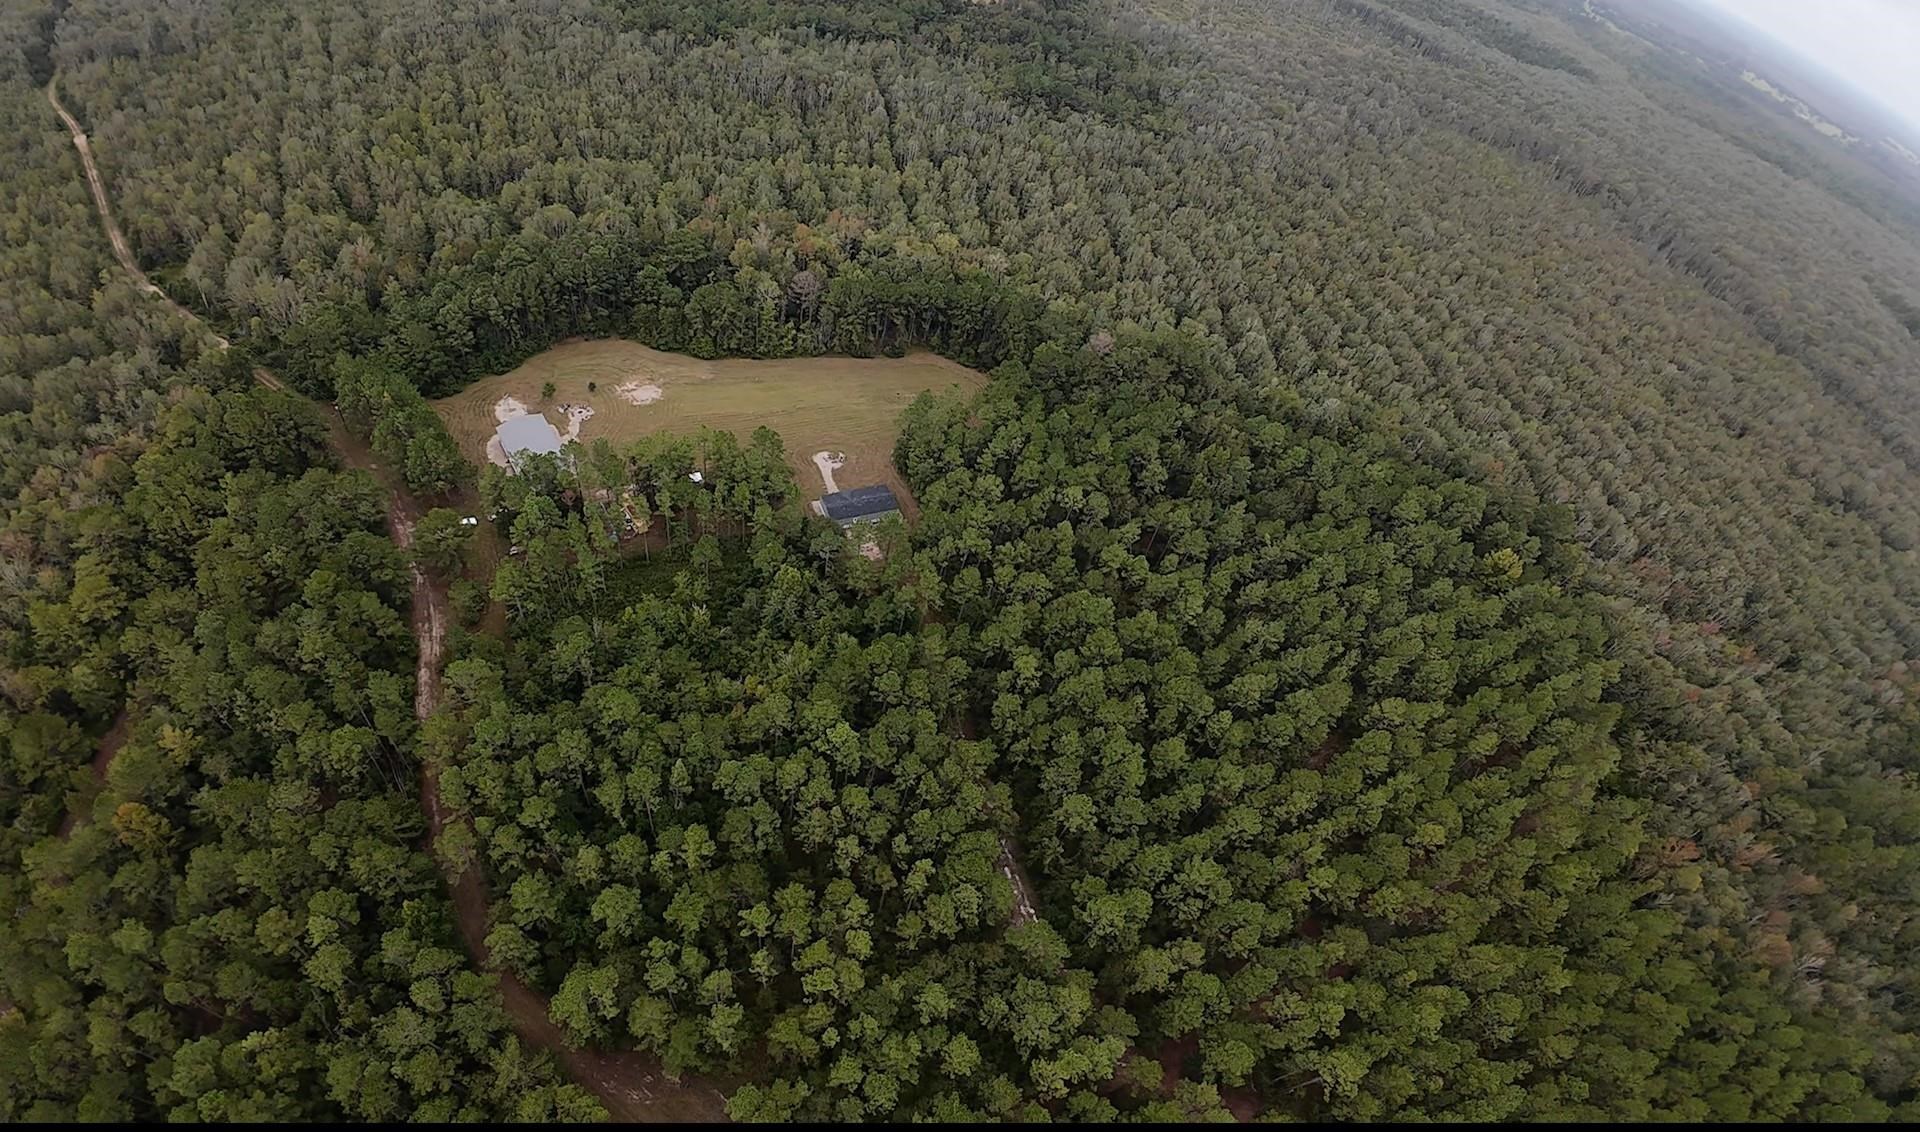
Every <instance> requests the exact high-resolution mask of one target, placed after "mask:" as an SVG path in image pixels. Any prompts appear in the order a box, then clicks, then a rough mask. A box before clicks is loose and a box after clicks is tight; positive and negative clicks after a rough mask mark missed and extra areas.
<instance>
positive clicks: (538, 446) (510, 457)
mask: <svg viewBox="0 0 1920 1132" xmlns="http://www.w3.org/2000/svg"><path fill="white" fill-rule="evenodd" d="M493 435H494V436H495V437H496V438H498V439H499V441H500V451H501V452H503V453H505V454H506V457H507V463H509V464H511V465H513V466H514V467H515V468H518V467H519V466H520V460H521V458H522V457H523V456H525V455H526V454H528V453H530V452H531V453H538V454H540V455H546V456H552V455H557V454H558V453H559V451H560V430H559V429H556V428H554V427H553V422H552V421H549V420H548V419H547V418H546V417H544V416H541V415H540V414H539V413H528V414H527V415H526V416H523V417H509V418H507V419H506V420H504V421H501V422H500V427H499V428H497V429H495V430H493Z"/></svg>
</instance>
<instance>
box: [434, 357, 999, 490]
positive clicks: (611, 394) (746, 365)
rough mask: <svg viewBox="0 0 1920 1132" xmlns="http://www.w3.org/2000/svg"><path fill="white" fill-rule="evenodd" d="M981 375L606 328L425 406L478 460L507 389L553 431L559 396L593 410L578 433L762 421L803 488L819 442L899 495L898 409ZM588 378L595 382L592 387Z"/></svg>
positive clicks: (918, 361) (862, 478)
mask: <svg viewBox="0 0 1920 1132" xmlns="http://www.w3.org/2000/svg"><path fill="white" fill-rule="evenodd" d="M986 380H987V379H986V375H984V374H981V373H979V372H977V371H975V370H970V369H967V368H966V367H965V366H962V365H960V364H958V363H956V362H950V361H948V360H947V359H945V358H942V357H939V356H938V355H935V354H929V353H914V354H908V355H907V356H906V357H904V358H783V359H776V360H764V361H763V360H757V359H752V358H725V359H721V360H718V361H711V362H706V361H701V360H700V359H698V358H692V357H688V356H686V355H684V354H668V353H662V352H661V351H659V350H653V349H649V348H648V347H646V346H642V345H640V344H639V343H637V342H628V341H624V340H622V339H617V338H609V339H596V340H593V341H583V342H567V343H564V344H562V345H559V346H555V347H554V348H553V349H551V350H548V351H546V352H545V353H543V354H539V355H536V356H535V357H533V358H530V359H528V360H527V362H526V363H525V364H523V365H521V366H520V367H519V368H518V369H515V370H513V371H511V372H509V373H503V374H499V375H497V376H494V377H489V378H485V379H483V380H480V381H477V382H475V383H474V384H472V385H470V386H468V387H467V388H466V389H464V390H462V391H461V392H459V393H456V394H454V395H453V396H451V397H446V398H443V399H441V400H439V401H435V402H433V408H434V411H435V412H437V413H439V414H440V416H441V417H442V418H443V419H444V420H445V421H446V422H447V428H448V430H449V431H451V432H452V433H453V438H454V440H455V441H456V442H458V443H459V445H460V450H461V451H462V452H463V453H465V454H466V456H467V458H468V459H470V460H472V461H473V462H474V464H475V465H476V466H480V465H483V464H484V462H485V461H486V459H487V455H486V447H487V440H488V438H490V437H491V436H492V435H493V430H494V427H495V424H496V420H495V416H494V407H495V405H496V404H498V403H499V401H500V399H501V398H503V397H513V398H517V399H518V400H519V401H520V402H522V403H523V404H525V405H526V406H527V407H528V408H529V409H530V410H532V411H534V412H541V413H545V415H546V417H547V419H548V420H550V421H552V422H553V424H554V427H556V428H558V429H560V430H561V432H562V434H564V433H565V432H566V428H567V420H566V417H565V415H564V414H563V413H562V412H561V409H560V406H562V405H586V406H589V407H590V408H592V409H593V416H592V417H591V418H589V419H588V420H586V421H585V422H584V423H583V424H582V425H581V426H580V440H581V441H582V442H583V443H590V442H592V441H593V440H596V439H598V438H601V437H605V438H607V439H608V440H611V441H614V442H616V443H618V442H621V441H626V440H633V439H636V438H638V437H641V436H645V435H647V434H649V433H654V432H660V431H674V432H692V431H694V430H696V429H698V428H700V427H701V426H703V425H704V426H707V427H710V428H717V429H724V430H727V431H729V432H732V433H734V434H736V435H737V436H739V437H740V439H741V440H742V441H743V442H744V441H745V440H746V438H747V436H748V435H749V434H751V433H752V432H753V430H754V429H755V428H756V427H758V426H760V425H766V426H767V427H769V428H771V429H773V430H774V431H775V432H778V433H779V434H780V438H781V440H783V441H784V442H785V443H786V449H787V463H788V465H789V466H790V467H792V469H793V474H794V478H795V479H796V480H797V481H798V482H799V484H800V489H801V492H802V493H803V494H804V495H806V496H807V497H808V498H813V497H815V496H818V495H819V494H820V491H821V481H820V472H819V469H817V468H816V467H815V466H814V462H813V454H814V453H815V452H821V451H827V452H838V453H844V454H845V456H846V464H845V465H844V466H843V467H841V468H839V469H837V470H836V471H835V472H834V478H835V479H836V480H838V482H839V485H840V487H842V488H849V487H858V486H860V485H862V484H870V483H885V484H888V485H889V486H891V487H892V488H893V489H894V491H895V492H896V493H900V494H901V495H902V496H904V495H905V491H906V485H905V484H903V483H901V481H900V477H899V476H898V475H896V474H895V472H894V470H893V445H894V441H895V440H896V439H898V437H899V418H900V412H901V410H903V409H905V408H906V407H907V405H908V404H909V403H910V402H912V400H913V399H914V398H915V397H917V396H919V395H920V394H921V393H923V392H926V391H928V390H936V391H937V390H944V389H948V388H951V387H955V386H957V387H959V388H961V389H964V390H967V391H969V392H971V391H972V390H975V389H978V388H980V387H981V386H982V385H984V384H986ZM548 382H552V383H553V386H554V393H553V396H552V397H550V398H544V399H543V398H542V397H541V395H540V394H541V390H542V387H543V386H544V385H545V384H546V383H548ZM589 383H592V384H593V385H594V386H595V388H593V389H591V390H590V389H589V388H588V385H589ZM623 386H624V387H626V390H627V391H626V392H625V393H622V392H621V389H622V387H623ZM656 386H657V387H658V388H657V390H656V389H653V388H649V387H656ZM649 398H654V399H652V400H650V401H648V399H649ZM638 401H647V402H648V403H644V404H639V403H636V402H638Z"/></svg>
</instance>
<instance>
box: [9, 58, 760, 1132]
mask: <svg viewBox="0 0 1920 1132" xmlns="http://www.w3.org/2000/svg"><path fill="white" fill-rule="evenodd" d="M58 81H59V80H58V78H55V79H52V80H49V81H48V83H47V89H46V95H47V101H48V102H49V103H51V104H52V106H53V109H54V112H55V113H56V114H58V115H59V116H60V120H61V121H62V122H64V123H65V124H66V127H67V132H68V133H69V134H70V135H71V136H72V138H73V147H74V149H75V150H76V151H77V152H78V153H79V154H80V164H81V165H82V166H83V167H84V168H85V170H86V175H87V187H88V189H90V190H91V191H92V193H93V203H94V207H95V209H96V210H97V211H98V212H99V213H100V225H101V227H102V228H103V229H104V230H105V231H106V234H107V240H108V242H109V243H110V244H112V245H113V255H114V258H115V259H116V260H118V261H119V264H120V266H121V267H122V268H123V269H125V271H126V272H127V274H128V275H129V276H131V277H132V278H133V280H134V282H135V283H136V284H137V285H138V286H139V288H140V289H141V290H142V291H143V292H145V293H147V294H149V295H152V296H153V297H155V298H157V299H159V300H160V301H161V302H164V303H166V304H167V305H168V306H169V307H171V308H172V309H173V311H174V312H175V313H176V314H178V315H180V316H181V317H182V318H184V319H187V320H189V321H191V322H192V323H193V324H194V325H195V326H197V327H199V328H200V329H201V330H202V331H204V332H205V333H206V334H207V335H209V336H210V337H211V339H212V340H213V342H215V343H216V344H217V345H218V346H219V347H220V349H222V350H226V349H229V348H231V346H232V343H231V342H229V341H228V340H227V338H226V337H225V336H223V335H221V334H219V333H218V332H216V331H215V330H214V329H213V328H212V327H210V326H208V325H207V324H206V322H205V321H203V320H202V319H201V318H200V317H199V316H198V315H196V314H194V313H193V312H192V311H190V310H188V309H187V308H186V307H184V306H182V305H181V304H180V303H178V302H176V301H174V299H173V298H172V296H170V295H168V294H167V293H166V292H165V291H163V290H161V289H160V287H159V286H157V285H156V284H155V283H154V282H153V281H152V280H151V279H149V278H147V275H146V273H145V272H144V271H142V270H140V264H139V261H138V260H136V259H134V257H133V250H132V248H131V247H130V246H129V245H128V243H127V238H126V236H125V235H124V234H123V233H122V232H121V231H120V226H119V225H118V224H117V223H115V222H114V219H113V210H112V208H111V207H110V206H109V204H108V202H107V188H106V182H105V181H104V180H103V179H102V178H101V176H100V170H99V168H98V167H97V166H96V165H95V164H94V160H93V146H92V144H91V143H90V142H89V141H88V139H87V135H86V131H84V130H82V129H81V128H80V123H79V121H78V120H77V119H75V118H74V116H73V115H72V114H71V113H69V112H68V111H67V108H66V107H65V106H63V105H61V103H60V96H59V93H58V91H57V89H56V84H57V83H58ZM253 378H254V380H255V381H257V382H259V383H260V384H261V385H263V386H265V387H267V388H269V389H273V390H276V391H278V392H282V393H289V394H290V395H292V396H296V397H298V396H301V394H299V393H297V392H295V391H292V390H289V389H288V388H287V385H286V383H285V382H283V381H282V380H281V379H280V378H279V377H278V376H277V375H276V374H274V373H273V372H272V371H271V370H268V369H265V368H262V367H255V369H254V371H253ZM342 428H343V425H342V422H340V421H339V420H338V418H337V416H336V419H335V422H334V429H333V438H332V443H333V447H334V448H335V449H336V450H337V451H338V452H339V454H340V457H341V460H342V462H343V463H345V464H346V465H347V466H348V467H352V468H357V469H359V470H362V471H366V472H369V473H372V474H373V475H374V476H375V478H376V479H379V480H380V481H381V482H382V483H383V484H385V485H386V486H387V488H388V492H389V506H388V528H389V531H390V533H391V535H392V537H393V541H394V544H395V545H396V546H398V547H399V548H400V549H401V550H402V551H406V552H408V553H409V557H411V551H412V549H413V529H414V524H415V523H416V522H418V520H419V517H420V505H419V503H418V502H417V501H416V500H415V499H414V497H413V495H412V493H411V492H409V491H408V490H407V489H406V487H405V485H403V484H401V483H399V482H398V481H397V480H396V479H394V477H393V476H391V475H386V476H382V475H381V474H380V468H379V466H378V465H377V464H376V463H374V461H373V460H372V458H371V454H370V453H368V452H367V451H365V449H364V448H361V447H359V446H357V445H354V444H351V443H348V442H347V438H346V436H345V435H344V433H343V431H342ZM411 568H412V571H413V585H412V597H413V614H412V628H413V633H414V637H415V639H416V640H417V641H418V646H417V647H418V661H417V663H416V666H415V681H416V683H415V687H414V705H413V706H414V715H415V716H416V718H418V719H420V720H422V721H424V720H426V719H427V718H428V717H429V716H431V715H432V714H433V713H434V711H435V710H436V709H437V708H438V707H439V706H440V666H441V664H442V662H443V660H444V658H445V654H446V635H447V627H448V624H449V619H448V616H447V611H448V596H447V589H446V587H445V586H444V585H443V584H441V583H439V582H437V581H436V580H435V579H434V578H432V577H431V576H430V575H429V574H428V573H427V572H426V571H425V570H424V569H422V568H421V567H420V565H419V564H418V563H414V564H412V567H411ZM127 730H128V728H127V726H126V720H125V719H124V717H123V718H122V719H120V720H116V722H115V725H114V727H113V729H112V730H111V731H109V732H108V734H107V735H106V736H105V737H103V738H102V740H101V744H100V747H99V751H98V753H97V754H96V755H95V758H94V772H95V774H96V775H97V776H99V777H101V778H104V777H105V775H106V768H107V764H108V763H109V762H110V761H111V760H112V758H113V756H114V754H115V753H117V752H118V751H119V749H120V744H121V743H122V742H124V740H125V734H126V731H127ZM420 795H421V799H420V800H421V804H422V805H423V807H424V808H425V809H426V813H427V824H428V831H429V838H430V840H431V841H432V842H438V841H439V838H440V832H441V830H442V829H443V828H444V827H445V825H446V824H447V814H446V812H445V807H444V806H443V805H442V804H441V800H440V782H439V771H438V768H437V767H436V766H435V765H434V764H433V762H432V760H429V759H422V760H421V762H420ZM78 820H79V819H78V817H77V816H74V815H69V817H68V818H67V819H66V820H65V821H64V822H63V823H62V825H61V829H60V832H61V835H62V836H63V837H64V836H65V835H67V834H68V833H71V832H72V830H73V828H74V827H75V825H76V824H77V822H78ZM456 820H457V819H456ZM445 871H446V874H447V887H448V889H449V894H450V896H451V898H452V902H453V908H454V921H455V925H456V928H457V930H458V932H459V934H460V937H461V942H462V943H463V944H465V945H466V948H467V950H468V952H469V953H470V954H471V955H472V957H473V961H474V964H475V966H477V967H479V968H481V969H482V970H485V971H489V972H490V973H493V974H495V975H497V976H498V978H499V986H500V997H501V1001H502V1004H503V1005H504V1006H505V1008H506V1011H507V1015H508V1017H509V1018H510V1019H511V1020H512V1023H513V1028H514V1030H515V1032H517V1033H518V1034H519V1035H520V1036H521V1038H522V1039H523V1040H525V1041H527V1042H528V1043H530V1044H531V1045H533V1046H535V1047H536V1048H539V1049H544V1050H547V1051H549V1052H550V1053H552V1054H553V1057H554V1059H555V1060H556V1061H557V1062H558V1063H559V1064H560V1067H561V1069H562V1070H563V1071H564V1072H565V1073H566V1074H567V1075H568V1076H569V1077H570V1078H571V1079H572V1080H573V1081H575V1082H576V1083H578V1084H579V1085H580V1086H582V1087H583V1088H585V1089H586V1090H587V1091H588V1092H590V1093H592V1094H593V1095H594V1096H595V1097H596V1098H597V1099H598V1100H599V1101H600V1103H601V1104H602V1105H604V1106H605V1107H606V1110H607V1114H608V1116H610V1117H611V1118H612V1119H613V1120H616V1121H620V1122H622V1123H666V1122H674V1123H691V1122H696V1121H697V1122H703V1123H712V1122H719V1121H725V1120H726V1119H727V1108H726V1097H725V1095H724V1094H722V1093H721V1091H720V1090H719V1089H718V1088H716V1087H715V1086H714V1085H713V1084H711V1083H710V1082H708V1081H705V1080H702V1079H699V1078H694V1077H688V1078H686V1079H682V1080H675V1079H674V1078H672V1077H669V1076H668V1075H667V1073H666V1071H665V1069H664V1068H663V1067H662V1066H661V1065H660V1062H659V1060H658V1059H657V1058H654V1057H652V1056H649V1055H647V1054H643V1053H640V1052H638V1051H634V1050H593V1049H583V1048H579V1047H576V1046H574V1045H573V1044H571V1043H570V1042H568V1041H567V1038H566V1035H565V1034H563V1033H562V1032H561V1030H560V1028H559V1027H558V1026H556V1025H554V1023H553V1021H552V1019H551V1018H550V1017H549V1012H548V1003H547V999H546V996H545V995H542V994H541V993H540V992H539V991H537V990H535V989H533V988H532V987H529V986H528V985H527V984H526V983H525V982H524V981H522V980H521V979H520V978H519V977H518V976H516V975H515V974H513V972H511V971H504V970H498V969H496V968H494V967H493V965H492V964H491V963H490V962H489V955H488V952H487V946H486V936H487V919H488V917H487V894H486V888H485V884H484V881H483V879H482V877H481V874H480V870H479V869H477V868H472V867H468V868H465V869H461V870H459V871H458V872H457V873H456V872H455V871H454V870H453V869H451V868H447V869H446V870H445ZM0 1013H4V1011H0Z"/></svg>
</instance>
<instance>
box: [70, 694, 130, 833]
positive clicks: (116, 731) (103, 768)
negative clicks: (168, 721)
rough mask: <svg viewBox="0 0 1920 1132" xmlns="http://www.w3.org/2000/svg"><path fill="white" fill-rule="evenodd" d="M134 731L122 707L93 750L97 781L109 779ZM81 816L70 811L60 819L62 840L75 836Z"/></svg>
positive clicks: (94, 775) (94, 774) (94, 770)
mask: <svg viewBox="0 0 1920 1132" xmlns="http://www.w3.org/2000/svg"><path fill="white" fill-rule="evenodd" d="M132 731H133V720H132V718H131V717H130V716H129V715H128V714H127V709H126V708H125V707H122V708H121V709H120V714H119V715H116V716H114V717H113V726H111V727H109V728H107V733H106V734H105V735H102V736H100V745H99V746H97V747H95V748H94V750H93V762H92V764H91V769H92V771H93V780H94V781H95V782H105V781H106V780H107V768H108V767H110V766H112V765H113V757H114V756H115V755H117V754H119V753H120V748H121V747H124V746H126V744H127V736H128V735H129V734H131V733H132ZM80 818H81V815H79V814H77V813H69V814H68V815H67V816H66V817H64V818H61V819H60V840H62V841H65V840H66V839H67V838H69V837H71V836H73V831H74V829H75V828H76V827H77V826H79V824H80Z"/></svg>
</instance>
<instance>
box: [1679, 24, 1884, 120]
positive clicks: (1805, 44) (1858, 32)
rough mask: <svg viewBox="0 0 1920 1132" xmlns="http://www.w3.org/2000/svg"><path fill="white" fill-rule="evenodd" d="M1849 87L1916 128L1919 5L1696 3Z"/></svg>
mask: <svg viewBox="0 0 1920 1132" xmlns="http://www.w3.org/2000/svg"><path fill="white" fill-rule="evenodd" d="M1698 2H1699V3H1702V4H1706V5H1708V6H1709V7H1713V8H1718V9H1720V10H1721V11H1723V12H1730V13H1732V14H1734V15H1736V16H1739V17H1740V18H1741V19H1743V20H1746V21H1747V22H1748V23H1750V24H1753V25H1754V26H1756V27H1758V28H1760V29H1761V30H1762V31H1765V32H1767V33H1768V34H1769V35H1771V36H1773V37H1774V38H1775V39H1778V40H1779V41H1780V42H1782V43H1784V44H1786V45H1787V46H1789V47H1792V48H1794V49H1795V50H1797V51H1799V52H1801V53H1802V54H1804V55H1806V56H1807V57H1809V58H1811V59H1813V60H1815V61H1816V62H1819V63H1820V64H1822V65H1824V66H1825V67H1826V68H1827V69H1828V70H1830V71H1832V72H1834V73H1835V74H1838V75H1840V76H1842V77H1844V78H1846V79H1849V80H1851V81H1852V83H1853V85H1854V86H1856V87H1858V88H1860V89H1861V90H1864V91H1866V92H1867V93H1868V94H1871V95H1873V96H1874V97H1875V98H1876V99H1877V100H1879V101H1880V102H1881V103H1883V104H1884V105H1886V106H1887V107H1888V108H1889V109H1891V110H1893V111H1895V112H1896V113H1898V114H1899V115H1900V116H1901V117H1902V118H1905V119H1906V120H1907V121H1908V123H1910V124H1912V125H1913V126H1915V127H1916V128H1920V0H1698Z"/></svg>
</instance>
